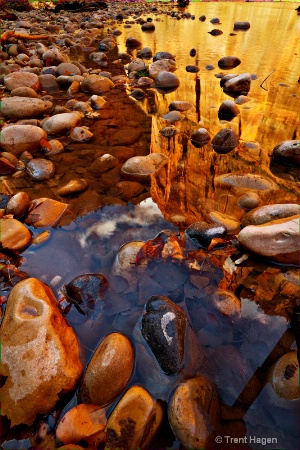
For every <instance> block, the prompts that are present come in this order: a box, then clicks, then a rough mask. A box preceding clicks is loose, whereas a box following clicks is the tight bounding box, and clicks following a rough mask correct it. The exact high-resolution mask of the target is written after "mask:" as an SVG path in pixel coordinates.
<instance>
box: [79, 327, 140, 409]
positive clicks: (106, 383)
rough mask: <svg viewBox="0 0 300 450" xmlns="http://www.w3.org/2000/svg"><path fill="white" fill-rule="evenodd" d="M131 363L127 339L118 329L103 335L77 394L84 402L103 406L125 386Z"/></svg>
mask: <svg viewBox="0 0 300 450" xmlns="http://www.w3.org/2000/svg"><path fill="white" fill-rule="evenodd" d="M133 366H134V352H133V348H132V345H131V342H130V340H129V339H128V338H127V337H126V336H124V335H123V334H121V333H111V334H109V335H107V336H106V337H105V338H104V339H103V340H102V342H101V343H100V345H99V346H98V348H97V349H96V351H95V353H94V355H93V357H92V359H91V361H90V362H89V365H88V367H87V370H86V373H85V376H84V379H83V385H82V386H81V388H80V394H79V395H80V398H81V400H82V401H83V402H84V403H93V404H95V405H99V406H106V405H109V404H110V403H112V402H113V401H114V400H115V399H116V398H117V397H118V396H119V395H120V394H121V393H122V392H123V390H124V389H125V387H126V386H127V383H128V381H129V379H130V377H131V374H132V371H133Z"/></svg>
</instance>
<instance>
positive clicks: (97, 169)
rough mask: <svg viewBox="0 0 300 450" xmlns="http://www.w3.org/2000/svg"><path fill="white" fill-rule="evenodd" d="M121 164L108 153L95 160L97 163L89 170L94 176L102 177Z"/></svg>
mask: <svg viewBox="0 0 300 450" xmlns="http://www.w3.org/2000/svg"><path fill="white" fill-rule="evenodd" d="M118 163H119V160H118V159H117V158H115V157H114V156H112V155H109V154H108V153H106V154H104V155H102V156H99V158H97V159H95V161H94V162H93V163H92V164H91V166H90V168H89V170H90V172H92V173H93V174H94V175H96V176H97V175H101V174H102V173H105V172H107V171H108V170H110V169H113V168H114V167H116V166H117V165H118Z"/></svg>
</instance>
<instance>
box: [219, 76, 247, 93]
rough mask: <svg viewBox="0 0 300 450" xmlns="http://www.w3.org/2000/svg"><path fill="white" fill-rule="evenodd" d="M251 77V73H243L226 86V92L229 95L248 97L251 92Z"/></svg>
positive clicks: (227, 82) (229, 81)
mask: <svg viewBox="0 0 300 450" xmlns="http://www.w3.org/2000/svg"><path fill="white" fill-rule="evenodd" d="M250 84H251V76H250V75H249V73H242V74H241V75H238V76H237V77H234V78H231V79H230V80H228V81H226V83H225V84H224V88H223V89H224V92H226V93H229V95H235V96H238V95H241V94H242V95H247V94H248V92H249V90H250Z"/></svg>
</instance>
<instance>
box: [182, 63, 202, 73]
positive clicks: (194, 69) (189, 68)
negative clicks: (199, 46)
mask: <svg viewBox="0 0 300 450" xmlns="http://www.w3.org/2000/svg"><path fill="white" fill-rule="evenodd" d="M185 70H186V71H187V72H190V73H197V72H199V70H200V69H199V67H197V66H194V65H192V64H190V65H188V66H186V68H185Z"/></svg>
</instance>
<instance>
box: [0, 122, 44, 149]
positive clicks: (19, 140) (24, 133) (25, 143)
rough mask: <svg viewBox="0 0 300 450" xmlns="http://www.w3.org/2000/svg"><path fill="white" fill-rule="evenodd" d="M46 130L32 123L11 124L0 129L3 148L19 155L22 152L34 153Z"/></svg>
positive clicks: (39, 145)
mask: <svg viewBox="0 0 300 450" xmlns="http://www.w3.org/2000/svg"><path fill="white" fill-rule="evenodd" d="M46 137H47V134H46V132H45V131H44V130H43V129H42V128H40V127H36V126H34V125H11V126H8V127H5V128H3V129H2V130H1V146H2V148H3V150H5V151H7V152H10V153H12V154H13V155H15V156H17V157H18V156H20V155H21V154H22V153H23V152H25V151H26V152H29V153H34V152H37V151H38V150H39V149H40V148H41V144H40V141H41V140H42V139H46Z"/></svg>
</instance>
